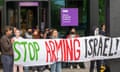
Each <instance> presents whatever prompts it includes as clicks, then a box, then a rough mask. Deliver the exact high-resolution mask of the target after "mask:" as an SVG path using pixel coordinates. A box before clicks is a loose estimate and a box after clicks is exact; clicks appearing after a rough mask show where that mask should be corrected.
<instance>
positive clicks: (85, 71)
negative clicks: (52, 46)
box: [0, 62, 96, 72]
mask: <svg viewBox="0 0 120 72" xmlns="http://www.w3.org/2000/svg"><path fill="white" fill-rule="evenodd" d="M89 65H90V63H89V62H87V63H85V69H83V68H80V69H69V68H63V69H62V72H89ZM0 72H3V71H2V69H0ZM31 72H32V71H31ZM44 72H50V71H49V70H45V71H44ZM94 72H96V71H94Z"/></svg>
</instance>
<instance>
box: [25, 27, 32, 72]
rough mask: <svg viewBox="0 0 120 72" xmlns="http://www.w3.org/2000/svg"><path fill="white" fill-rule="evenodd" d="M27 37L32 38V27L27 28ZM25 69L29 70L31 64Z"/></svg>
mask: <svg viewBox="0 0 120 72" xmlns="http://www.w3.org/2000/svg"><path fill="white" fill-rule="evenodd" d="M25 38H26V39H32V28H28V29H27V32H26V33H25ZM24 71H25V72H29V66H25V67H24Z"/></svg>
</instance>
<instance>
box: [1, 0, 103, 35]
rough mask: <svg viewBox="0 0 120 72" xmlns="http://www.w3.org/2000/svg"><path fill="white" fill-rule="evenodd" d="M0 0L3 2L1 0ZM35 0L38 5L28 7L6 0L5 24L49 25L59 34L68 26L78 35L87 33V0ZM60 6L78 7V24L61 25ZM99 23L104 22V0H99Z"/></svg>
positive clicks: (64, 31)
mask: <svg viewBox="0 0 120 72" xmlns="http://www.w3.org/2000/svg"><path fill="white" fill-rule="evenodd" d="M0 1H2V2H0V3H3V0H0ZM36 1H37V2H39V6H28V7H24V6H19V2H20V1H6V12H5V13H6V15H5V17H6V18H5V19H6V22H7V23H6V24H9V25H12V26H17V27H19V28H24V27H27V26H28V25H29V26H30V27H35V26H39V27H40V28H41V29H44V28H45V27H51V28H56V29H58V31H59V32H60V33H61V34H65V33H66V32H67V31H69V29H70V28H72V27H75V28H76V29H77V33H78V34H80V36H85V35H88V30H89V29H90V24H89V23H88V21H89V18H88V13H89V9H88V5H89V4H88V2H89V1H88V0H50V1H38V0H36ZM24 2H26V1H24ZM27 2H31V0H30V1H28V0H27ZM49 2H50V3H49ZM49 4H50V5H49ZM49 6H50V7H49ZM49 8H50V9H49ZM61 8H78V26H61V11H60V10H61ZM49 11H50V14H49ZM49 20H50V21H49ZM101 23H105V1H104V0H99V24H101Z"/></svg>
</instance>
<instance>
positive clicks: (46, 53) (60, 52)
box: [13, 36, 120, 66]
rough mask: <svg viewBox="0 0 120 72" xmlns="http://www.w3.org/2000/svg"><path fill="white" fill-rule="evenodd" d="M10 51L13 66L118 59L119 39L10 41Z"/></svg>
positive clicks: (99, 37)
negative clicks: (11, 48)
mask: <svg viewBox="0 0 120 72" xmlns="http://www.w3.org/2000/svg"><path fill="white" fill-rule="evenodd" d="M13 49H14V63H15V64H22V65H24V66H34V65H47V64H51V63H53V62H57V61H61V62H85V61H90V60H102V59H113V58H120V38H119V37H118V38H111V37H104V36H89V37H81V38H72V39H22V40H17V41H15V42H14V44H13Z"/></svg>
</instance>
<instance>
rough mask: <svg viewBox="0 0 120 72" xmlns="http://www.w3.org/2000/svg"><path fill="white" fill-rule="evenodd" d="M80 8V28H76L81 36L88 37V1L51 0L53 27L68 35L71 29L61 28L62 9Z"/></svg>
mask: <svg viewBox="0 0 120 72" xmlns="http://www.w3.org/2000/svg"><path fill="white" fill-rule="evenodd" d="M61 8H78V18H79V19H78V21H79V22H78V23H79V24H78V26H75V28H76V29H77V33H78V34H80V36H85V35H86V33H87V32H86V29H87V27H88V26H87V0H51V27H53V28H57V29H58V30H59V32H60V33H61V34H63V35H64V34H66V32H67V31H69V29H70V28H71V26H69V27H65V26H61V24H60V23H61V22H60V21H61V19H60V9H61Z"/></svg>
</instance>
